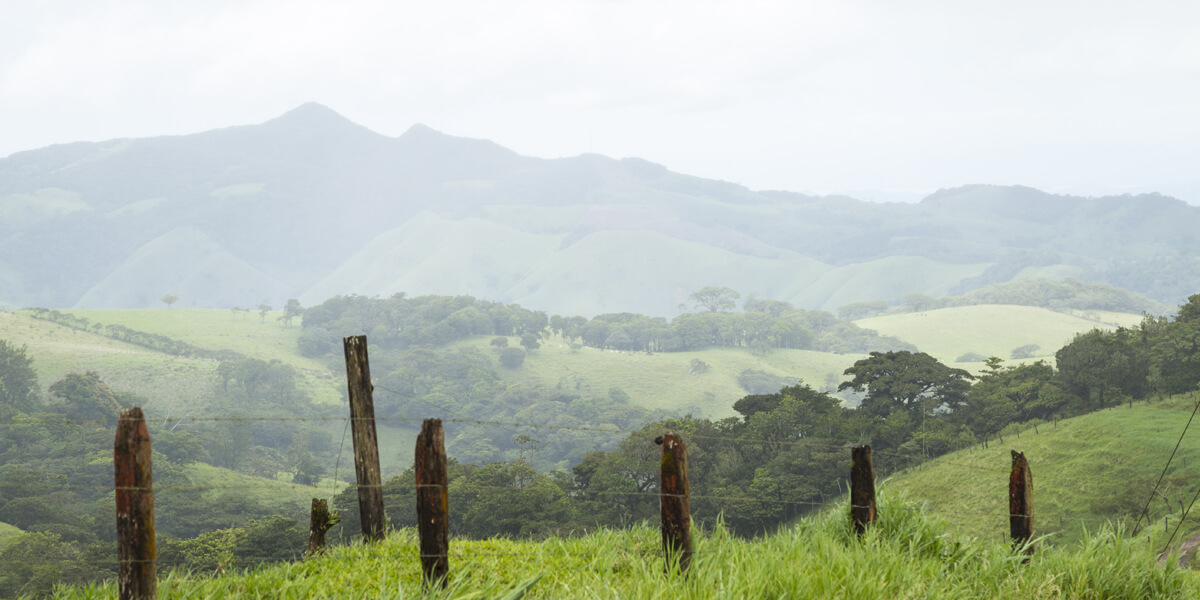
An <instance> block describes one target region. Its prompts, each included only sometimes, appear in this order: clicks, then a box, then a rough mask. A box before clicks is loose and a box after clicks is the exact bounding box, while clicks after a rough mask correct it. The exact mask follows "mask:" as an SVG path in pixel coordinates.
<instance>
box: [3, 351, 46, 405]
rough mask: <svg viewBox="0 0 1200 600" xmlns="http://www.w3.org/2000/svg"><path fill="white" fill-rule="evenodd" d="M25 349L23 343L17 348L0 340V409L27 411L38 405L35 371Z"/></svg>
mask: <svg viewBox="0 0 1200 600" xmlns="http://www.w3.org/2000/svg"><path fill="white" fill-rule="evenodd" d="M25 350H26V346H24V345H22V346H21V347H20V348H18V347H16V346H14V345H12V344H10V343H8V342H7V341H5V340H0V410H3V409H4V408H5V407H9V408H13V409H16V410H19V411H22V412H29V411H32V410H35V409H36V408H37V406H38V391H39V388H38V380H37V372H36V371H34V370H33V359H32V358H30V357H29V356H28V355H26V353H25Z"/></svg>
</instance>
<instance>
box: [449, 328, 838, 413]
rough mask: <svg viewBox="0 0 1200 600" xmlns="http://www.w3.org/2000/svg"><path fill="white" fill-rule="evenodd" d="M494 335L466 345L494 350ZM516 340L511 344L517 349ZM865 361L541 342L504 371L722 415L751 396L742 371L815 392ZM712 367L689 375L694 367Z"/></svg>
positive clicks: (582, 390) (511, 376) (557, 385)
mask: <svg viewBox="0 0 1200 600" xmlns="http://www.w3.org/2000/svg"><path fill="white" fill-rule="evenodd" d="M490 340H491V337H481V338H476V339H472V340H470V341H468V342H464V343H465V344H467V345H470V346H473V347H476V348H479V349H480V350H484V351H488V352H490V350H491V349H490V347H489V341H490ZM515 343H516V340H515V338H514V339H513V340H512V344H513V345H515ZM859 358H862V357H861V356H859V355H853V354H831V353H827V352H812V351H808V350H783V349H777V350H772V351H770V352H767V353H766V354H761V355H760V354H754V353H751V352H749V351H748V350H746V349H743V348H712V349H708V350H701V351H696V352H656V353H654V354H647V353H643V352H618V351H613V350H599V349H596V348H589V347H586V346H584V347H582V348H578V349H576V350H572V349H571V348H570V346H569V345H568V344H566V343H565V342H563V341H562V339H561V338H554V339H551V340H550V341H547V342H545V343H543V344H542V347H541V348H538V349H537V350H534V351H533V352H531V353H530V354H529V356H528V358H526V359H525V363H524V364H523V365H522V366H521V367H520V368H518V369H513V370H508V369H499V372H500V374H501V376H502V377H503V378H504V379H505V380H508V381H513V382H523V383H527V384H528V383H534V384H540V385H542V386H545V387H548V388H553V389H563V390H566V391H568V392H573V393H578V394H582V395H585V396H594V395H599V396H608V395H609V391H610V390H611V389H612V388H618V389H620V390H621V391H623V392H625V393H626V394H628V395H629V397H630V400H631V401H632V402H633V403H634V404H637V405H640V406H646V407H650V408H660V409H664V410H668V411H671V412H673V413H681V412H692V413H694V414H695V415H696V416H700V415H703V416H706V417H712V418H721V417H726V416H730V415H733V414H734V412H733V403H734V401H736V400H737V399H738V398H741V397H742V396H745V395H746V394H747V391H746V390H745V389H743V388H742V387H741V386H740V385H739V384H738V376H739V375H740V374H741V373H742V371H745V370H754V371H764V372H766V373H769V374H772V375H777V376H781V377H796V378H799V379H801V380H803V381H806V382H809V383H811V384H812V385H813V386H815V387H822V386H831V387H836V382H837V381H840V380H841V377H842V371H845V370H846V368H847V367H849V366H850V365H852V364H854V361H855V360H858V359H859ZM693 360H701V361H703V362H704V363H705V364H706V365H708V367H709V368H708V370H707V371H705V372H703V373H689V370H690V369H691V362H692V361H693Z"/></svg>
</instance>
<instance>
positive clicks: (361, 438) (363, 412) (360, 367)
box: [342, 335, 387, 542]
mask: <svg viewBox="0 0 1200 600" xmlns="http://www.w3.org/2000/svg"><path fill="white" fill-rule="evenodd" d="M342 344H343V346H344V348H345V351H346V386H347V388H348V389H349V391H350V427H351V432H352V436H353V438H354V473H355V479H356V480H357V482H358V512H359V516H360V518H361V519H362V532H363V539H364V540H366V541H368V542H374V541H378V540H382V539H383V536H384V534H385V533H386V532H387V515H386V514H385V513H384V512H383V480H382V475H380V472H379V442H378V441H377V438H376V437H375V404H374V401H373V400H372V399H371V392H372V390H373V389H374V388H373V386H372V385H371V368H370V365H369V363H368V361H367V336H365V335H359V336H354V337H348V338H345V339H343V340H342Z"/></svg>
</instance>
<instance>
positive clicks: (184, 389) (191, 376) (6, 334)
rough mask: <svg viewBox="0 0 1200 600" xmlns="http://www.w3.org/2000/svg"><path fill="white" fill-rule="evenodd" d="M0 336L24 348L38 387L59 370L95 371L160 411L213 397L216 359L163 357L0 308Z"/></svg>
mask: <svg viewBox="0 0 1200 600" xmlns="http://www.w3.org/2000/svg"><path fill="white" fill-rule="evenodd" d="M0 339H4V340H8V341H9V342H12V343H15V344H17V345H18V346H20V345H25V346H27V347H28V354H29V356H31V357H32V358H33V366H34V369H35V370H36V371H37V374H38V379H39V380H40V383H41V386H42V388H43V389H45V388H47V387H49V386H50V384H52V383H54V382H55V381H57V380H58V379H59V378H61V377H62V376H63V375H65V374H67V373H69V372H72V371H77V372H83V371H89V370H90V371H96V372H97V373H99V374H100V376H101V377H102V378H103V379H104V381H105V382H107V383H108V384H109V385H110V386H111V387H112V388H113V389H115V390H118V391H122V392H132V393H136V394H138V395H141V396H143V397H145V398H147V399H148V400H150V401H151V404H150V406H155V408H157V407H159V406H161V407H163V408H164V410H169V409H171V408H175V407H183V406H195V405H197V404H203V403H207V402H210V401H212V400H213V398H214V396H213V393H212V392H213V390H212V382H213V376H214V374H215V372H216V368H217V364H216V363H215V362H214V361H211V360H202V359H193V358H179V357H174V356H168V355H166V354H162V353H159V352H154V351H152V350H147V349H146V348H142V347H140V346H135V345H132V344H127V343H124V342H119V341H116V340H112V339H109V338H106V337H103V336H100V335H95V334H91V333H86V332H82V331H76V330H74V329H70V328H68V327H63V326H61V325H57V324H55V323H50V322H48V321H41V320H38V319H34V318H32V317H29V316H25V315H22V314H19V313H10V312H0Z"/></svg>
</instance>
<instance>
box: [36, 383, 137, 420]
mask: <svg viewBox="0 0 1200 600" xmlns="http://www.w3.org/2000/svg"><path fill="white" fill-rule="evenodd" d="M49 392H50V394H51V395H52V396H54V397H55V398H56V399H57V402H55V403H53V404H52V408H57V409H60V410H61V411H62V412H63V413H64V414H65V415H66V416H67V417H68V418H71V419H115V418H116V417H117V415H118V414H120V412H121V408H122V407H121V404H120V402H119V401H118V400H117V395H116V394H114V393H113V391H112V390H111V389H109V387H108V385H107V384H106V383H104V381H103V380H101V379H100V375H99V374H97V373H96V372H95V371H88V372H86V373H67V374H66V375H64V376H63V378H62V379H60V380H58V381H56V382H54V383H53V384H51V385H50V389H49Z"/></svg>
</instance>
